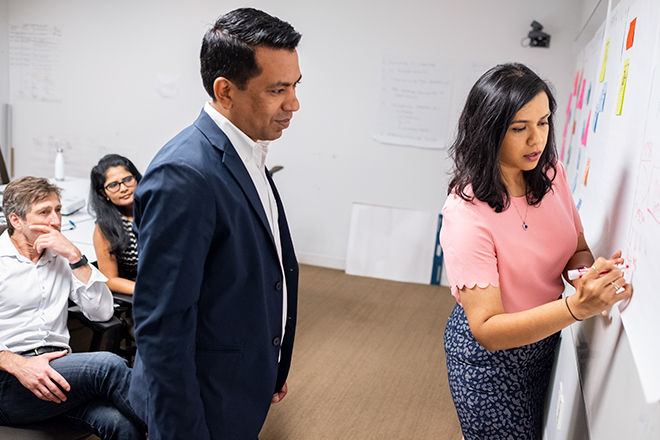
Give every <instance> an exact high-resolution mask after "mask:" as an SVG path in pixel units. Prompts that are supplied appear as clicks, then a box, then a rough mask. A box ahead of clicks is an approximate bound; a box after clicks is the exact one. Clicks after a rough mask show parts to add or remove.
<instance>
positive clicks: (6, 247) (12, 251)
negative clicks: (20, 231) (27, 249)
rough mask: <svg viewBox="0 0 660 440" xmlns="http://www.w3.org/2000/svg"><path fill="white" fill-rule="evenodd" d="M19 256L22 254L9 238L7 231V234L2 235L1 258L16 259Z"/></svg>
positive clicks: (0, 241)
mask: <svg viewBox="0 0 660 440" xmlns="http://www.w3.org/2000/svg"><path fill="white" fill-rule="evenodd" d="M17 255H20V254H19V253H18V249H16V246H14V243H12V241H11V239H10V238H9V230H5V232H3V233H2V235H0V257H14V256H17Z"/></svg>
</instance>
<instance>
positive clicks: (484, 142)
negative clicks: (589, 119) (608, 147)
mask: <svg viewBox="0 0 660 440" xmlns="http://www.w3.org/2000/svg"><path fill="white" fill-rule="evenodd" d="M541 92H545V94H546V95H547V96H548V101H549V104H550V117H549V118H548V128H549V130H548V140H547V142H546V145H545V149H544V150H543V154H541V157H540V158H539V162H538V164H537V166H536V167H535V168H534V169H533V170H529V171H523V177H524V178H525V181H526V182H527V188H528V193H527V203H529V204H531V205H537V204H539V203H540V202H541V200H542V199H543V196H545V194H546V193H547V192H548V191H550V190H551V189H552V182H553V180H554V177H555V174H556V171H557V170H556V168H555V163H556V161H557V149H556V146H555V136H554V131H555V130H554V123H553V115H554V113H555V108H556V106H557V105H556V103H555V98H554V97H553V96H552V92H551V91H550V87H549V86H548V84H547V83H546V82H545V81H543V80H542V79H541V78H539V77H538V75H536V73H534V72H533V71H532V70H531V69H529V68H528V67H527V66H525V65H523V64H518V63H510V64H500V65H498V66H495V67H493V68H492V69H490V70H489V71H487V72H486V73H484V74H483V75H482V76H481V78H479V79H478V80H477V82H476V83H475V85H474V86H473V87H472V90H470V93H469V94H468V97H467V100H466V102H465V107H464V108H463V112H462V113H461V117H460V119H459V121H458V134H457V136H456V140H455V141H454V143H453V144H452V146H451V148H450V149H449V153H450V155H451V157H452V159H453V160H454V170H453V176H452V179H451V182H450V183H449V192H450V193H451V192H452V191H454V192H455V193H456V194H457V195H458V196H459V197H461V198H462V199H464V200H467V201H471V200H472V199H473V196H472V195H470V194H468V193H467V192H466V189H467V186H468V185H471V186H472V194H473V195H474V197H476V198H477V200H480V201H482V202H486V203H488V205H490V207H491V208H493V209H494V210H495V212H502V211H503V210H504V209H505V208H506V207H508V206H509V201H510V196H509V193H508V191H507V189H506V186H505V185H504V182H503V180H502V174H501V171H500V164H499V155H500V149H501V147H502V141H503V140H504V136H505V135H506V132H507V130H508V129H509V125H511V122H512V121H513V118H514V117H515V115H516V113H517V112H518V111H519V110H520V109H521V108H523V107H524V106H525V104H527V103H528V102H529V101H531V100H532V99H533V98H534V97H535V96H536V95H538V94H539V93H541ZM550 170H552V172H549V171H550Z"/></svg>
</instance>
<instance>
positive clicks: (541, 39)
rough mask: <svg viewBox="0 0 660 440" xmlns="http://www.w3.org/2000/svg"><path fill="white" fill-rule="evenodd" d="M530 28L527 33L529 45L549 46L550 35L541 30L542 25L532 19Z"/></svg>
mask: <svg viewBox="0 0 660 440" xmlns="http://www.w3.org/2000/svg"><path fill="white" fill-rule="evenodd" d="M531 26H532V30H531V31H529V33H528V34H527V38H529V46H531V47H550V35H549V34H546V33H545V32H543V25H542V24H541V23H539V22H538V21H536V20H533V21H532V24H531Z"/></svg>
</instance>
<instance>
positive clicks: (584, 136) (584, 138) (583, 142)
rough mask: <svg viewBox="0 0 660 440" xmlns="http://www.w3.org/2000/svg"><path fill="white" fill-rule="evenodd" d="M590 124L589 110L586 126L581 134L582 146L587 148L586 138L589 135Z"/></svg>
mask: <svg viewBox="0 0 660 440" xmlns="http://www.w3.org/2000/svg"><path fill="white" fill-rule="evenodd" d="M590 123H591V110H589V116H587V125H586V126H585V127H584V133H582V145H584V146H585V147H586V146H587V136H588V135H589V124H590Z"/></svg>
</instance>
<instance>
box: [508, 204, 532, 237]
mask: <svg viewBox="0 0 660 440" xmlns="http://www.w3.org/2000/svg"><path fill="white" fill-rule="evenodd" d="M511 204H512V205H513V208H514V209H515V210H516V213H517V214H518V217H520V220H521V221H522V228H523V230H525V231H526V230H527V228H529V226H527V210H528V209H529V204H528V203H527V197H525V217H524V218H523V216H522V215H520V211H519V210H518V207H517V206H516V205H514V203H513V200H511Z"/></svg>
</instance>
